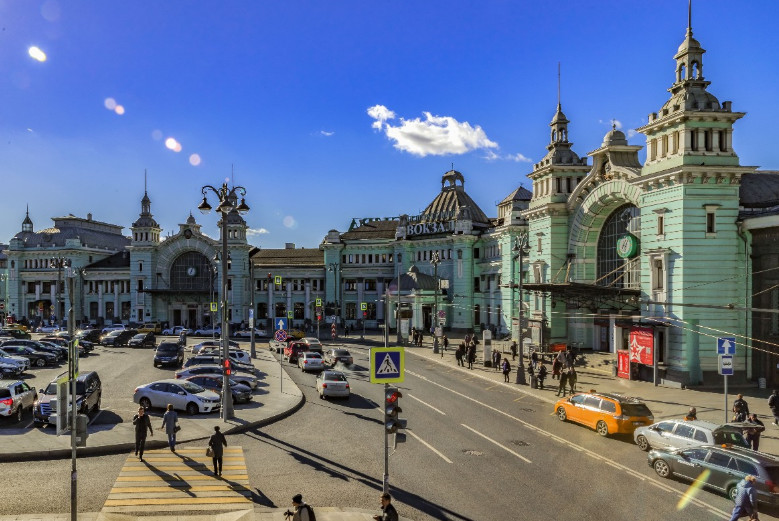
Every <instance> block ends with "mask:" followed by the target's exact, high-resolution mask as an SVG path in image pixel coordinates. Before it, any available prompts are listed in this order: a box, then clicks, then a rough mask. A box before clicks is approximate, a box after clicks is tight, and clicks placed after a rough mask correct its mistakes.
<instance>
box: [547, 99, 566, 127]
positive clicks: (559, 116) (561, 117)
mask: <svg viewBox="0 0 779 521" xmlns="http://www.w3.org/2000/svg"><path fill="white" fill-rule="evenodd" d="M557 123H570V121H568V118H566V117H565V114H564V113H563V108H562V107H561V106H560V104H559V103H558V104H557V112H555V115H554V117H553V118H552V123H550V124H551V125H555V124H557Z"/></svg>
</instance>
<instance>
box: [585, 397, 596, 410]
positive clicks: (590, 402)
mask: <svg viewBox="0 0 779 521" xmlns="http://www.w3.org/2000/svg"><path fill="white" fill-rule="evenodd" d="M584 406H585V407H591V408H593V409H600V398H596V397H594V396H587V397H586V398H585V399H584Z"/></svg>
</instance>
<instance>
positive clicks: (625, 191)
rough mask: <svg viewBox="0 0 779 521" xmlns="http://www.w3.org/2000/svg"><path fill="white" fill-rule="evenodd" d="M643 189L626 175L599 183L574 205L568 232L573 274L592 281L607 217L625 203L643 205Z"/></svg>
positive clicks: (582, 279)
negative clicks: (626, 178) (626, 177)
mask: <svg viewBox="0 0 779 521" xmlns="http://www.w3.org/2000/svg"><path fill="white" fill-rule="evenodd" d="M641 195H642V190H641V189H640V188H639V187H638V186H635V185H632V184H630V183H628V182H627V181H626V180H624V179H614V180H612V181H607V182H604V183H601V184H599V185H598V186H597V187H595V188H594V189H593V190H591V191H590V192H589V193H587V195H586V196H585V197H584V200H583V201H582V202H581V204H579V205H578V206H577V207H576V208H574V209H572V210H573V212H572V216H571V225H570V228H569V232H568V254H569V255H573V257H574V258H573V261H572V265H571V267H572V270H571V278H572V279H573V280H575V281H578V282H593V281H594V280H595V279H596V278H597V277H596V273H597V271H596V270H597V266H596V261H597V246H598V238H599V236H600V230H601V228H602V227H603V224H604V223H605V222H606V219H608V217H609V216H610V215H611V214H612V213H613V212H614V210H616V209H617V208H619V207H620V206H622V205H625V204H632V205H634V206H637V207H640V204H639V203H640V199H641Z"/></svg>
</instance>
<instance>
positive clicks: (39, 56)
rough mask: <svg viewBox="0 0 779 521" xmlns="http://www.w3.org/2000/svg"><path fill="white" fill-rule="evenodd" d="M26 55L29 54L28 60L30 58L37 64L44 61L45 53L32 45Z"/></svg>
mask: <svg viewBox="0 0 779 521" xmlns="http://www.w3.org/2000/svg"><path fill="white" fill-rule="evenodd" d="M27 54H29V55H30V58H32V59H33V60H38V61H39V62H45V61H46V53H45V52H43V51H42V50H40V49H39V48H38V47H36V46H34V45H33V46H32V47H30V48H29V49H27Z"/></svg>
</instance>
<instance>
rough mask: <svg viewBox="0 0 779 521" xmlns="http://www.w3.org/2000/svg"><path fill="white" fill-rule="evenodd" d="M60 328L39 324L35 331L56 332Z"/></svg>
mask: <svg viewBox="0 0 779 521" xmlns="http://www.w3.org/2000/svg"><path fill="white" fill-rule="evenodd" d="M61 330H62V328H61V327H59V326H40V327H38V329H36V330H35V332H36V333H56V332H58V331H61Z"/></svg>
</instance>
